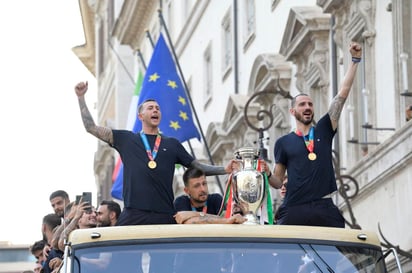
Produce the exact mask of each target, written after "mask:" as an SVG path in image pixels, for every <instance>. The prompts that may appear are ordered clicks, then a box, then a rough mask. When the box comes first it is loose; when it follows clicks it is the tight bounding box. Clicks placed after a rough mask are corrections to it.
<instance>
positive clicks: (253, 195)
mask: <svg viewBox="0 0 412 273" xmlns="http://www.w3.org/2000/svg"><path fill="white" fill-rule="evenodd" d="M258 155H259V152H258V150H257V149H255V148H253V147H243V148H240V149H239V150H237V151H236V152H235V157H236V159H238V160H239V162H240V163H241V169H240V170H239V171H238V172H236V173H234V174H233V183H232V187H233V196H234V199H235V202H236V203H237V204H238V205H239V206H240V207H241V209H242V211H243V212H244V216H245V218H246V219H247V220H246V222H244V224H259V221H258V219H257V217H256V213H257V210H258V209H259V207H260V205H261V204H262V200H263V197H264V192H265V183H264V179H263V175H262V174H261V173H260V172H258V171H257V170H256V169H255V168H254V166H253V165H254V163H256V162H257V159H258Z"/></svg>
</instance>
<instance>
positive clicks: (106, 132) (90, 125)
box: [74, 82, 113, 144]
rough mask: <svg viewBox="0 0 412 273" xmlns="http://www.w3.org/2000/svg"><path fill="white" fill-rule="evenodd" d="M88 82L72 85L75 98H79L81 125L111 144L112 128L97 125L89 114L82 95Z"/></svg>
mask: <svg viewBox="0 0 412 273" xmlns="http://www.w3.org/2000/svg"><path fill="white" fill-rule="evenodd" d="M87 88H88V83H87V82H79V83H78V84H76V86H75V87H74V91H75V92H76V95H77V98H78V100H79V107H80V114H81V116H82V120H83V125H84V128H85V129H86V131H87V132H89V133H90V134H92V135H94V136H95V137H97V138H98V139H100V140H103V141H104V142H107V143H109V144H113V132H112V129H110V128H107V127H102V126H97V125H96V124H95V122H94V120H93V117H92V115H91V114H90V111H89V108H88V107H87V105H86V100H85V98H84V95H85V94H86V92H87Z"/></svg>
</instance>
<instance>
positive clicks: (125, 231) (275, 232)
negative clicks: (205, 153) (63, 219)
mask: <svg viewBox="0 0 412 273" xmlns="http://www.w3.org/2000/svg"><path fill="white" fill-rule="evenodd" d="M178 238H181V239H190V238H197V239H198V238H205V239H208V238H209V239H212V238H222V239H223V238H244V239H248V238H249V239H259V238H261V239H273V240H279V241H284V242H289V241H290V242H312V243H322V242H324V243H331V242H340V243H356V244H367V245H371V246H376V247H380V242H379V239H378V237H377V235H376V233H374V232H370V231H364V230H356V229H344V228H326V227H313V226H284V225H273V226H270V225H235V224H233V225H220V224H206V225H199V224H194V225H190V224H185V225H177V224H176V225H140V226H122V227H120V226H119V227H104V228H103V227H102V228H90V229H78V230H75V231H73V232H72V233H71V234H70V237H69V241H70V244H71V245H72V246H76V245H79V244H85V243H96V242H107V241H122V240H139V239H142V240H143V239H178Z"/></svg>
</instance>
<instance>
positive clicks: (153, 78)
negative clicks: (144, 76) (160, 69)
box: [149, 73, 160, 82]
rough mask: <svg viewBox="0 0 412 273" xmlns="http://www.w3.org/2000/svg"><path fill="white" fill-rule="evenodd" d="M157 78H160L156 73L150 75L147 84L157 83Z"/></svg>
mask: <svg viewBox="0 0 412 273" xmlns="http://www.w3.org/2000/svg"><path fill="white" fill-rule="evenodd" d="M158 78H160V76H159V75H158V74H157V73H154V74H152V75H150V77H149V82H155V81H157V79H158Z"/></svg>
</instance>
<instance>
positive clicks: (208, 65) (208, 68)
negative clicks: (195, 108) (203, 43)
mask: <svg viewBox="0 0 412 273" xmlns="http://www.w3.org/2000/svg"><path fill="white" fill-rule="evenodd" d="M203 71H204V73H203V74H204V77H203V79H204V83H203V86H204V91H203V99H204V106H205V107H207V105H208V104H209V103H210V101H211V100H212V93H213V92H212V86H213V77H212V71H213V70H212V46H211V45H210V44H209V46H208V47H207V48H206V50H205V53H204V54H203Z"/></svg>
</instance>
